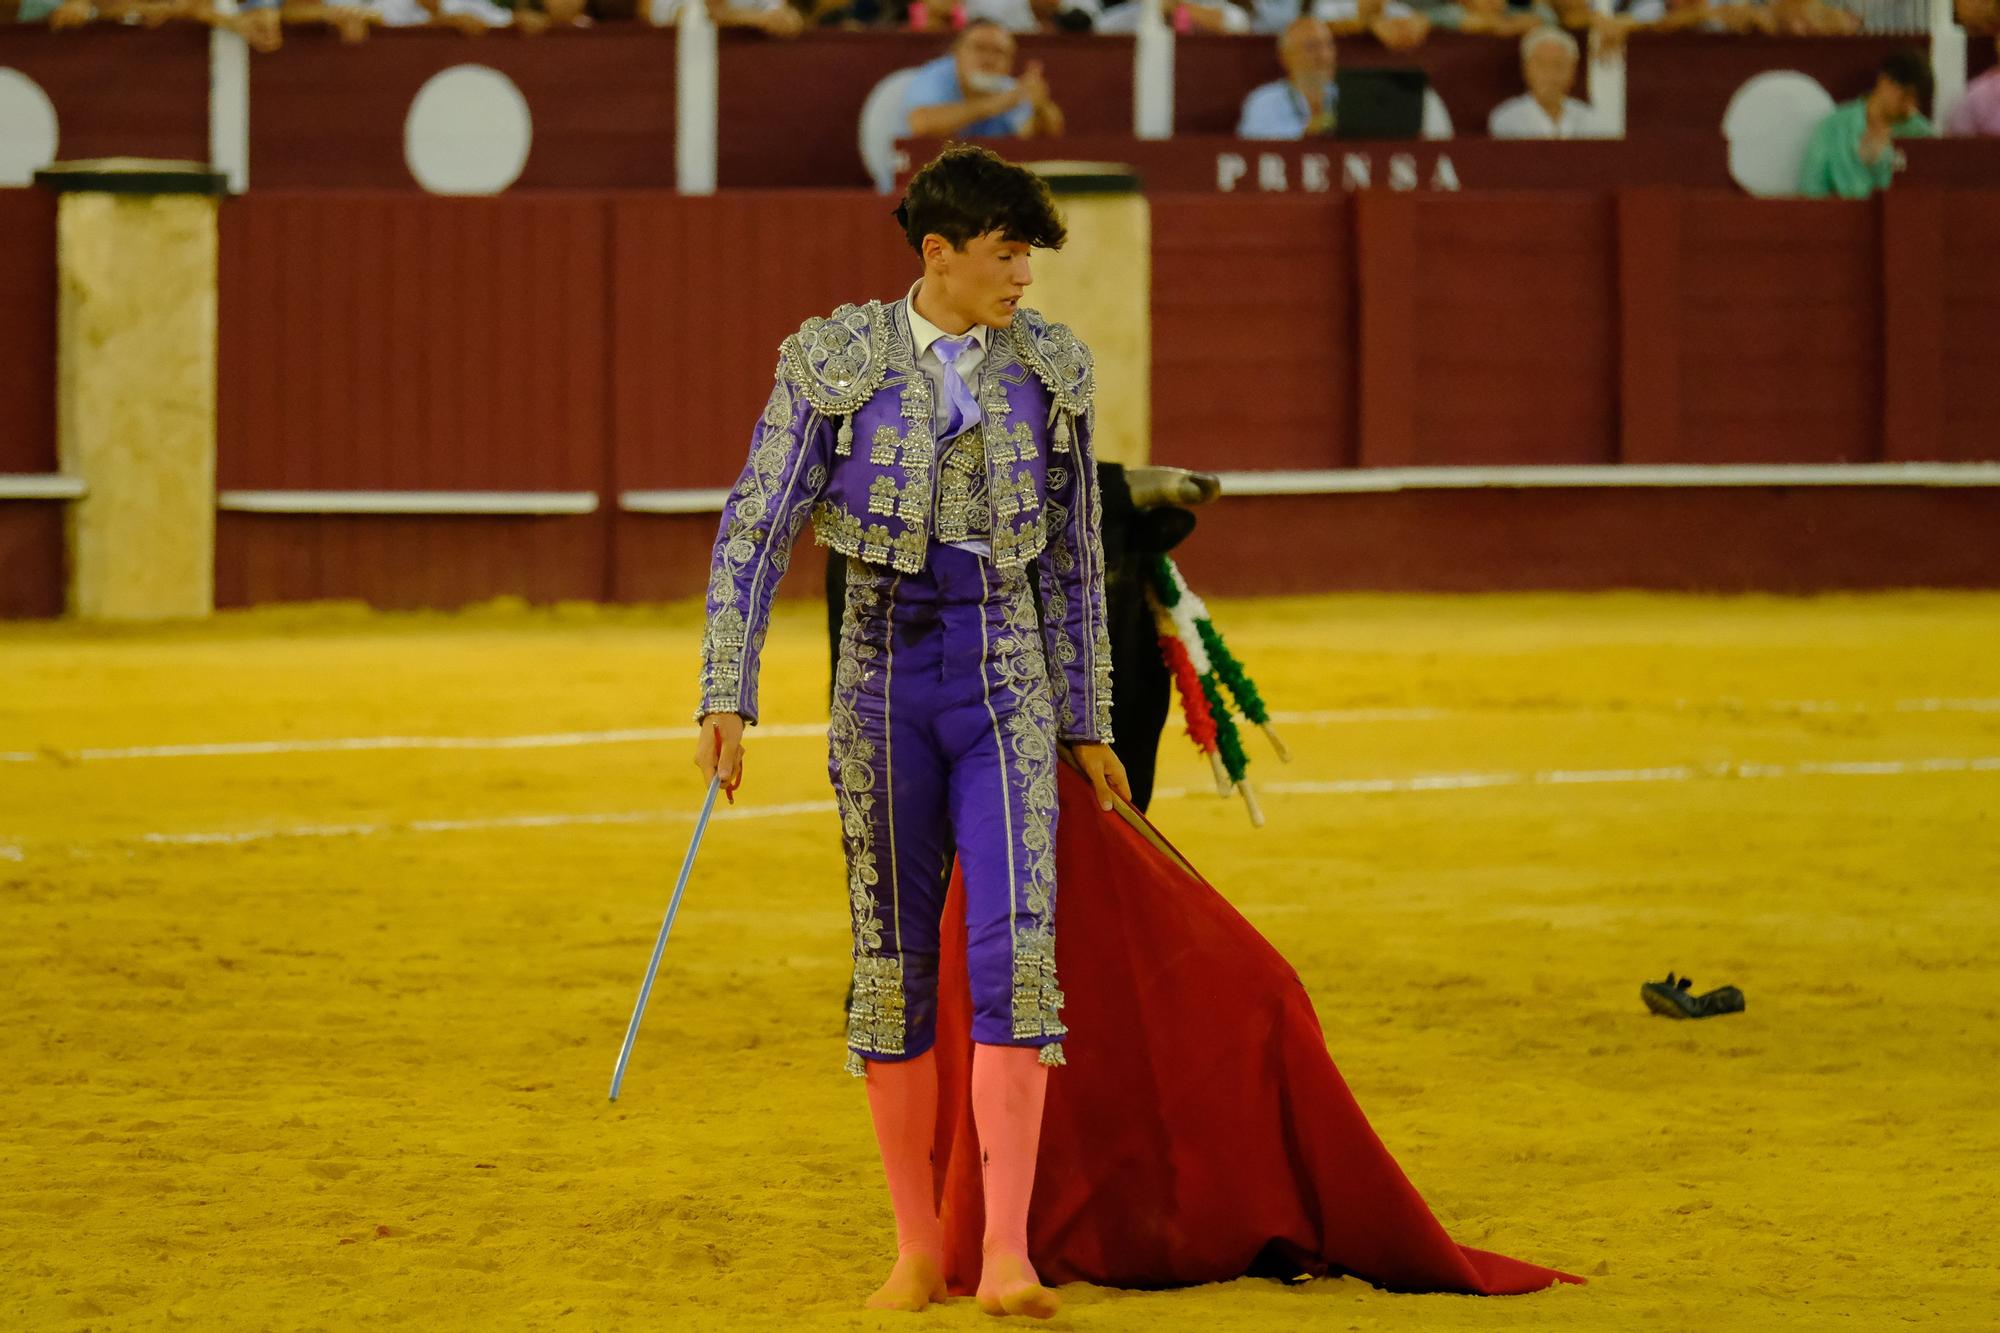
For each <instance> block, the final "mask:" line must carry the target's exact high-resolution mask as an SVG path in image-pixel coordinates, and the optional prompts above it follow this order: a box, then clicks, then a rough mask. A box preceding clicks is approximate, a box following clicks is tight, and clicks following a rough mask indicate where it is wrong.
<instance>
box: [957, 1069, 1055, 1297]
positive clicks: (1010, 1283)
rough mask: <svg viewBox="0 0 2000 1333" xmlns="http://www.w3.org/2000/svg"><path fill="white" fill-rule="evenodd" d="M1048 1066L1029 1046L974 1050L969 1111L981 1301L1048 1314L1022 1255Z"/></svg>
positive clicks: (1050, 1294) (1046, 1294) (1044, 1294)
mask: <svg viewBox="0 0 2000 1333" xmlns="http://www.w3.org/2000/svg"><path fill="white" fill-rule="evenodd" d="M1048 1086H1049V1067H1048V1066H1047V1065H1045V1064H1043V1063H1042V1062H1041V1052H1040V1051H1039V1050H1037V1049H1036V1048H1035V1047H1033V1046H989V1045H987V1044H985V1043H983V1042H981V1043H979V1044H977V1045H975V1046H974V1047H973V1050H972V1118H973V1123H974V1124H975V1125H976V1126H977V1127H978V1129H979V1147H980V1161H981V1165H982V1168H983V1182H984V1186H985V1191H986V1241H985V1247H984V1248H985V1262H984V1264H983V1266H982V1271H981V1274H980V1279H979V1303H980V1305H981V1306H983V1307H985V1308H986V1309H987V1310H989V1311H990V1312H992V1313H995V1314H999V1313H1006V1314H1025V1315H1033V1316H1036V1317H1039V1318H1044V1319H1045V1318H1047V1317H1049V1316H1050V1315H1052V1314H1054V1313H1055V1310H1056V1304H1057V1301H1056V1296H1055V1293H1054V1292H1051V1291H1049V1290H1047V1289H1046V1288H1044V1287H1043V1286H1042V1285H1041V1281H1040V1279H1039V1278H1037V1277H1036V1275H1035V1269H1034V1265H1033V1263H1032V1262H1031V1261H1030V1260H1029V1258H1028V1203H1029V1200H1030V1199H1031V1198H1032V1197H1033V1195H1034V1192H1035V1155H1036V1153H1037V1152H1038V1151H1039V1150H1040V1148H1041V1142H1042V1100H1043V1097H1044V1096H1045V1094H1046V1093H1047V1092H1048Z"/></svg>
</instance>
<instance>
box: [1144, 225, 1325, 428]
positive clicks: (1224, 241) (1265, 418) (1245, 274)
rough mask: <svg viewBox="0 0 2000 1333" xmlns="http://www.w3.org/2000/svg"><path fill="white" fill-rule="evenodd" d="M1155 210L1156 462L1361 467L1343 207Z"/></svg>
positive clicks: (1154, 377) (1154, 373) (1154, 341)
mask: <svg viewBox="0 0 2000 1333" xmlns="http://www.w3.org/2000/svg"><path fill="white" fill-rule="evenodd" d="M1248 202H1249V201H1245V200H1239V199H1232V198H1228V197H1218V196H1214V195H1161V196H1159V197H1157V198H1155V199H1154V200H1153V456H1154V457H1155V458H1156V459H1158V460H1159V461H1160V462H1162V463H1176V464H1182V465H1207V466H1217V465H1219V464H1217V463H1215V461H1214V460H1216V459H1218V458H1222V457H1225V456H1226V457H1227V458H1228V459H1229V460H1230V461H1229V463H1228V466H1230V467H1240V468H1325V467H1346V466H1349V465H1350V464H1352V463H1353V462H1354V459H1355V442H1354V441H1355V436H1354V375H1355V345H1356V339H1355V331H1354V310H1355V305H1354V276H1353V256H1352V243H1351V241H1350V238H1349V227H1348V223H1347V218H1348V214H1349V212H1350V210H1351V208H1352V204H1350V203H1349V202H1348V201H1346V200H1345V199H1343V198H1342V197H1340V196H1337V195H1334V196H1324V195H1323V196H1317V197H1314V196H1304V195H1302V196H1296V197H1291V198H1269V199H1259V200H1256V201H1255V203H1254V205H1251V206H1247V207H1246V203H1248Z"/></svg>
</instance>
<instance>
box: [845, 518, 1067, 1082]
mask: <svg viewBox="0 0 2000 1333" xmlns="http://www.w3.org/2000/svg"><path fill="white" fill-rule="evenodd" d="M1055 747H1056V719H1055V707H1054V703H1053V701H1052V698H1051V695H1050V689H1049V680H1048V672H1047V670H1046V668H1045V667H1044V665H1043V656H1042V639H1041V627H1040V621H1039V619H1038V618H1037V615H1036V611H1035V602H1034V595H1033V593H1032V591H1031V589H1030V588H1029V584H1028V575H1027V573H1026V572H1025V571H1022V570H1011V571H1003V570H998V569H996V568H995V567H994V566H993V565H992V564H991V563H990V562H988V561H986V560H984V559H982V558H981V557H980V556H978V555H976V554H974V553H972V552H970V551H965V550H962V549H960V548H958V547H955V546H943V545H933V546H932V547H931V548H930V555H929V559H928V560H927V561H926V563H925V567H924V569H923V571H922V572H920V573H917V574H897V573H895V572H893V571H891V570H888V569H885V568H883V567H881V566H879V565H871V564H868V563H865V562H863V561H859V560H850V561H849V562H848V567H847V605H846V610H845V613H844V616H843V619H842V625H841V634H840V659H839V662H838V664H837V665H836V667H835V669H834V688H833V725H832V732H831V754H830V761H829V766H828V767H829V771H830V773H831V775H832V778H833V789H834V795H835V797H836V798H837V803H838V805H839V808H840V823H841V834H842V839H843V842H844V844H845V849H846V854H847V889H848V900H849V905H850V907H851V909H852V913H853V922H854V991H853V996H852V998H851V999H850V1001H849V1005H848V1014H847V1044H848V1047H849V1050H850V1051H851V1053H852V1054H851V1056H850V1059H849V1068H850V1069H852V1070H854V1071H855V1072H860V1061H861V1060H862V1059H864V1058H865V1059H871V1060H901V1059H910V1058H912V1057H915V1056H918V1055H922V1054H923V1053H924V1052H925V1051H927V1050H929V1049H930V1047H931V1044H932V1042H933V1041H934V1040H935V1039H936V1031H937V977H938V934H939V918H940V917H941V915H942V914H943V910H944V895H945V886H946V884H947V882H948V879H949V876H950V873H951V864H952V858H953V856H954V854H956V856H957V858H958V861H959V864H960V867H961V868H962V869H963V871H964V877H965V896H966V930H967V939H966V957H967V963H968V970H969V971H970V974H971V981H972V1013H973V1018H972V1036H973V1040H975V1041H980V1042H989V1043H992V1044H996V1045H1003V1046H1040V1047H1044V1048H1048V1049H1045V1051H1044V1060H1045V1062H1047V1063H1057V1062H1059V1060H1060V1054H1061V1051H1060V1047H1059V1046H1054V1045H1053V1043H1055V1042H1056V1041H1057V1040H1058V1039H1059V1038H1061V1037H1062V1035H1063V1033H1064V1030H1065V1029H1064V1028H1063V1025H1062V1019H1061V1016H1060V1011H1061V1007H1062V992H1061V990H1059V989H1058V988H1057V985H1056V969H1055V935H1054V921H1055V892H1056V855H1055V846H1056V841H1055V831H1056V773H1055V765H1056V748H1055Z"/></svg>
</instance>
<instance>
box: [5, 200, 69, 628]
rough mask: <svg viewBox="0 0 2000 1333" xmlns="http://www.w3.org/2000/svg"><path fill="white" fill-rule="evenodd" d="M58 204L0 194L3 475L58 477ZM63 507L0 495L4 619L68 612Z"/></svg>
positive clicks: (50, 201) (47, 501)
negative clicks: (64, 596)
mask: <svg viewBox="0 0 2000 1333" xmlns="http://www.w3.org/2000/svg"><path fill="white" fill-rule="evenodd" d="M55 213H56V208H55V198H54V196H52V195H48V194H44V193H43V192H42V191H40V190H0V237H4V238H5V239H4V241H0V473H9V472H22V473H49V472H54V471H55V470H56V222H55ZM62 587H63V506H62V502H61V501H57V500H8V499H4V498H0V619H4V618H7V617H13V616H51V615H55V614H57V613H58V612H60V611H61V610H62Z"/></svg>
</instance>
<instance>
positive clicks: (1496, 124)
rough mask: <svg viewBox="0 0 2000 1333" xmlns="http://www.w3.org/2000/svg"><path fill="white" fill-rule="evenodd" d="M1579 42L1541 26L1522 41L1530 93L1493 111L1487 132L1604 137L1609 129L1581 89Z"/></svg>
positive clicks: (1514, 135)
mask: <svg viewBox="0 0 2000 1333" xmlns="http://www.w3.org/2000/svg"><path fill="white" fill-rule="evenodd" d="M1578 59H1579V57H1578V52H1577V46H1576V38H1574V37H1572V36H1570V35H1569V34H1568V33H1566V32H1564V31H1563V30H1562V29H1561V28H1536V29H1535V30H1534V31H1533V32H1531V33H1529V34H1528V35H1527V36H1526V37H1523V38H1522V39H1521V81H1522V82H1523V83H1526V84H1527V85H1528V91H1527V92H1525V93H1522V94H1521V95H1520V96H1519V97H1510V98H1508V99H1507V100H1506V101H1504V102H1502V103H1501V104H1500V105H1499V106H1496V107H1494V108H1493V114H1492V115H1491V116H1488V117H1487V119H1486V132H1487V133H1488V134H1490V135H1492V136H1493V137H1494V138H1496V139H1601V138H1603V137H1605V135H1604V129H1603V127H1602V126H1601V125H1599V124H1598V120H1597V113H1596V112H1595V111H1592V110H1591V109H1590V105H1589V103H1587V102H1579V101H1577V100H1576V99H1575V98H1574V97H1571V96H1570V95H1569V94H1570V90H1571V89H1572V88H1574V87H1576V67H1577V63H1578Z"/></svg>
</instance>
